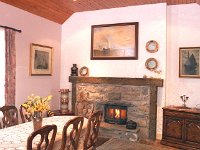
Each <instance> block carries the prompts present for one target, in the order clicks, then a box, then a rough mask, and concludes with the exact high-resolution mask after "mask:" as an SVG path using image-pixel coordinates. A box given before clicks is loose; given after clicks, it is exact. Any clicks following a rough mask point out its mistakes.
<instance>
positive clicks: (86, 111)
mask: <svg viewBox="0 0 200 150" xmlns="http://www.w3.org/2000/svg"><path fill="white" fill-rule="evenodd" d="M93 112H94V104H93V103H90V102H77V103H76V115H77V116H82V117H85V118H89V117H90V116H91V114H92V113H93Z"/></svg>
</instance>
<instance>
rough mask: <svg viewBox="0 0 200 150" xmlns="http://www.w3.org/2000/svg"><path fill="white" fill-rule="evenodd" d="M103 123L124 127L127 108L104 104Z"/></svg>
mask: <svg viewBox="0 0 200 150" xmlns="http://www.w3.org/2000/svg"><path fill="white" fill-rule="evenodd" d="M104 121H105V122H107V123H112V124H115V123H116V124H120V125H125V124H126V121H127V106H122V105H115V104H114V105H113V104H105V105H104Z"/></svg>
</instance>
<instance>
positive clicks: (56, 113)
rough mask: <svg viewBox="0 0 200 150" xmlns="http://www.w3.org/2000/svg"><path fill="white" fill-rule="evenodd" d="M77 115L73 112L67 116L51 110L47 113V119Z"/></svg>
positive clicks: (59, 111)
mask: <svg viewBox="0 0 200 150" xmlns="http://www.w3.org/2000/svg"><path fill="white" fill-rule="evenodd" d="M74 115H75V114H74V113H73V112H67V113H65V114H63V113H61V110H49V111H48V112H47V117H51V116H74Z"/></svg>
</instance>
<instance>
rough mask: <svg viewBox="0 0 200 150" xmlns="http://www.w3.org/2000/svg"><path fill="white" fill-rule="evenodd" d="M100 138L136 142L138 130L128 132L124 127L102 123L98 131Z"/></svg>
mask: <svg viewBox="0 0 200 150" xmlns="http://www.w3.org/2000/svg"><path fill="white" fill-rule="evenodd" d="M99 134H100V136H103V137H108V138H118V139H124V140H129V141H138V139H139V135H138V134H139V129H138V128H137V129H135V130H130V129H126V126H125V125H115V124H109V123H105V122H102V123H101V127H100V130H99Z"/></svg>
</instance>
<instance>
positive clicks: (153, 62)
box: [145, 58, 158, 71]
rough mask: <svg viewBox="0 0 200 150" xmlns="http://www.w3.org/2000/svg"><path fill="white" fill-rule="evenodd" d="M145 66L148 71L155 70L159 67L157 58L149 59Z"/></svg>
mask: <svg viewBox="0 0 200 150" xmlns="http://www.w3.org/2000/svg"><path fill="white" fill-rule="evenodd" d="M145 66H146V68H147V69H148V70H151V71H152V70H155V69H157V67H158V61H157V60H156V59H155V58H149V59H147V60H146V62H145Z"/></svg>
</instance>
